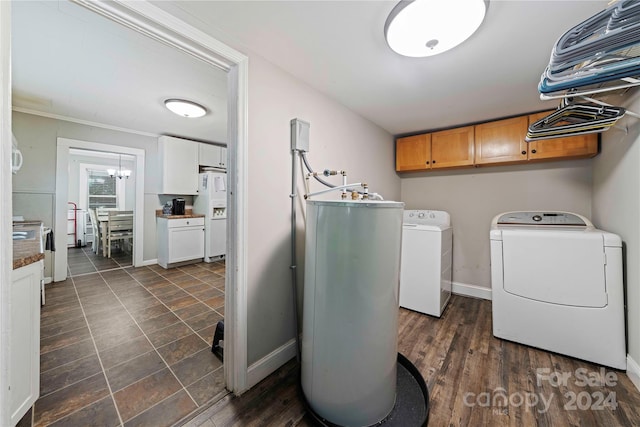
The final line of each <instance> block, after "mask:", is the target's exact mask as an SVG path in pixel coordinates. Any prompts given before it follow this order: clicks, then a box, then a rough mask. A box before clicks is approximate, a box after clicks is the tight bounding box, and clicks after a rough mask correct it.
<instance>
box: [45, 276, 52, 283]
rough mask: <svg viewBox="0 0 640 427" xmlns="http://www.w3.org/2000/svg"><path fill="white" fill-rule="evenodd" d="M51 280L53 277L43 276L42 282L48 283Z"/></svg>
mask: <svg viewBox="0 0 640 427" xmlns="http://www.w3.org/2000/svg"><path fill="white" fill-rule="evenodd" d="M52 282H53V277H45V278H44V284H45V285H48V284H49V283H52Z"/></svg>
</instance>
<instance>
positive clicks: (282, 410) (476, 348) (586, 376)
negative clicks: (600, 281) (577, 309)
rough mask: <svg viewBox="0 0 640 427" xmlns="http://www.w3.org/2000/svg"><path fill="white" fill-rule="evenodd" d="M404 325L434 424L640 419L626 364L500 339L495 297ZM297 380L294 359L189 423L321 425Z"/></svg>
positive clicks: (457, 304) (403, 313)
mask: <svg viewBox="0 0 640 427" xmlns="http://www.w3.org/2000/svg"><path fill="white" fill-rule="evenodd" d="M558 327H559V328H560V327H562V325H558ZM399 333H400V335H399V337H400V339H399V351H400V352H401V353H402V354H404V355H405V356H407V357H408V358H409V360H411V361H412V362H413V363H414V364H415V366H416V367H417V368H418V369H419V371H420V372H421V373H422V375H423V377H424V379H425V381H426V382H427V385H428V388H429V393H430V415H429V425H430V426H436V427H440V426H449V425H450V426H554V427H557V426H607V427H609V426H611V427H613V426H639V425H640V392H638V390H637V389H636V388H635V387H634V385H633V384H632V383H631V381H630V380H629V378H628V377H627V376H626V374H625V373H624V372H622V371H617V370H614V369H609V368H603V367H601V366H598V365H594V364H591V363H587V362H583V361H580V360H576V359H572V358H569V357H564V356H561V355H558V354H553V353H549V352H546V351H542V350H538V349H535V348H531V347H527V346H524V345H520V344H516V343H512V342H508V341H503V340H500V339H497V338H494V337H493V335H492V330H491V302H490V301H485V300H478V299H473V298H465V297H461V296H453V297H452V299H451V302H450V304H449V307H448V308H447V310H446V311H445V313H444V315H443V317H442V318H441V319H437V318H435V317H430V316H426V315H422V314H419V313H416V312H412V311H408V310H404V309H401V310H400V322H399ZM594 340H601V341H602V342H601V345H607V343H606V336H605V337H594ZM297 378H298V366H297V364H296V363H295V361H290V362H289V363H287V364H286V365H285V366H283V367H282V368H280V369H279V370H278V371H276V372H275V373H274V374H272V375H271V376H270V377H268V378H267V379H265V380H264V381H263V382H261V383H260V384H258V385H257V386H256V387H254V388H253V389H251V390H250V391H248V392H247V393H246V394H244V395H242V396H241V397H233V396H227V397H225V398H223V399H222V400H220V401H219V402H217V403H216V404H215V405H214V406H213V407H211V408H209V409H208V410H206V411H205V412H203V413H202V414H200V415H199V416H198V417H196V418H194V419H193V420H191V421H190V422H189V423H187V425H188V426H190V427H196V426H203V427H223V426H293V425H298V426H311V425H313V423H312V422H311V421H310V419H309V417H308V416H306V415H305V411H304V408H303V405H302V402H301V400H300V397H299V395H298V391H297ZM563 378H564V380H563Z"/></svg>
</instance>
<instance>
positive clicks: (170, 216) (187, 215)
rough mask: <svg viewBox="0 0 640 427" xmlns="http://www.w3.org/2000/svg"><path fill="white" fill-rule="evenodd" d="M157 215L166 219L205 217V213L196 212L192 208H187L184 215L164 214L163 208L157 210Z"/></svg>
mask: <svg viewBox="0 0 640 427" xmlns="http://www.w3.org/2000/svg"><path fill="white" fill-rule="evenodd" d="M156 217H158V218H166V219H188V218H204V215H203V214H194V213H193V211H192V210H191V209H186V210H185V214H184V215H173V214H168V215H163V214H162V210H161V209H160V210H156Z"/></svg>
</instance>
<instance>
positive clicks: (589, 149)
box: [529, 111, 598, 160]
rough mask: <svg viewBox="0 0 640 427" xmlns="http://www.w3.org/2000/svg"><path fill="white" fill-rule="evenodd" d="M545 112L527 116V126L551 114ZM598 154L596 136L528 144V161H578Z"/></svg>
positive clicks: (577, 136) (579, 136)
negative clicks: (563, 159)
mask: <svg viewBox="0 0 640 427" xmlns="http://www.w3.org/2000/svg"><path fill="white" fill-rule="evenodd" d="M551 113H552V111H546V112H542V113H537V114H531V115H529V125H531V124H532V123H535V122H537V121H538V120H540V119H542V118H543V117H546V116H548V115H549V114H551ZM596 154H598V134H597V133H590V134H587V135H576V136H571V137H565V138H553V139H543V140H537V141H531V142H530V143H529V160H542V159H562V158H565V159H578V158H585V157H593V156H595V155H596Z"/></svg>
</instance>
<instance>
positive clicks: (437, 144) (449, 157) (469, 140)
mask: <svg viewBox="0 0 640 427" xmlns="http://www.w3.org/2000/svg"><path fill="white" fill-rule="evenodd" d="M474 151H475V150H474V144H473V126H466V127H462V128H456V129H450V130H444V131H442V132H434V133H432V134H431V168H432V169H436V168H454V167H460V166H472V165H473V153H474Z"/></svg>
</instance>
